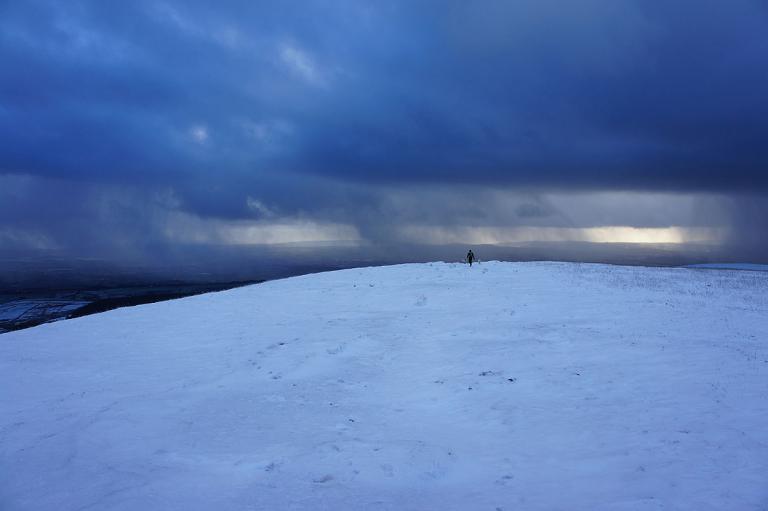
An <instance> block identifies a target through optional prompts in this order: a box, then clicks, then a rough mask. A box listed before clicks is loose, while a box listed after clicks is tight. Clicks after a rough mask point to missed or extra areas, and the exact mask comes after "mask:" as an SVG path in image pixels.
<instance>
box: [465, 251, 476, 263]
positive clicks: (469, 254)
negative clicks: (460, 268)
mask: <svg viewBox="0 0 768 511" xmlns="http://www.w3.org/2000/svg"><path fill="white" fill-rule="evenodd" d="M474 260H475V254H474V253H473V252H472V249H470V250H469V252H467V262H468V263H469V265H470V266H472V261H474Z"/></svg>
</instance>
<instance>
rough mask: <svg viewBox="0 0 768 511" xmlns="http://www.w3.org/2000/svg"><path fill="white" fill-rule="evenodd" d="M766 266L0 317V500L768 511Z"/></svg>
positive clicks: (290, 293)
mask: <svg viewBox="0 0 768 511" xmlns="http://www.w3.org/2000/svg"><path fill="white" fill-rule="evenodd" d="M767 334H768V274H766V273H758V272H736V271H719V270H713V271H706V272H702V271H696V270H689V269H659V268H636V267H616V266H604V265H586V264H566V263H497V262H491V263H484V264H481V265H476V266H474V267H472V268H469V267H467V266H466V265H460V264H445V263H433V264H415V265H400V266H389V267H380V268H365V269H353V270H344V271H337V272H330V273H323V274H316V275H307V276H303V277H296V278H291V279H286V280H280V281H273V282H267V283H264V284H259V285H254V286H249V287H245V288H239V289H234V290H230V291H225V292H220V293H212V294H208V295H202V296H195V297H190V298H184V299H180V300H175V301H171V302H164V303H156V304H151V305H145V306H137V307H132V308H126V309H119V310H115V311H111V312H108V313H104V314H100V315H96V316H90V317H85V318H81V319H77V320H71V321H64V322H59V323H53V324H48V325H42V326H39V327H36V328H32V329H29V330H24V331H19V332H13V333H9V334H5V335H3V336H0V508H1V509H3V510H5V511H16V510H36V511H38V510H75V509H94V510H139V509H141V510H185V511H186V510H210V509H221V510H240V509H248V510H253V509H265V510H278V509H306V510H310V509H311V510H318V509H334V510H338V509H398V510H400V509H403V510H408V509H413V510H416V509H419V510H424V509H440V510H442V509H456V510H484V509H487V510H490V511H493V510H498V509H502V510H520V509H525V510H553V509H567V510H597V509H600V510H602V509H610V510H645V509H649V510H650V509H653V510H657V509H665V510H683V509H690V510H698V511H701V510H724V509H728V510H756V509H763V508H765V506H766V505H768V343H767V339H768V335H767Z"/></svg>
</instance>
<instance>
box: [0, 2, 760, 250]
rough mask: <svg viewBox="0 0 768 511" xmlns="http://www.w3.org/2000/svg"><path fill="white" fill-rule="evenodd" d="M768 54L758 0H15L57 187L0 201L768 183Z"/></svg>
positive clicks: (16, 133) (12, 114) (465, 207)
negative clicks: (55, 195) (767, 140)
mask: <svg viewBox="0 0 768 511" xmlns="http://www.w3.org/2000/svg"><path fill="white" fill-rule="evenodd" d="M766 62H768V8H766V4H765V3H764V2H762V1H759V0H753V1H748V0H735V1H730V2H716V1H711V0H710V1H696V2H693V1H688V0H685V1H679V2H662V1H652V2H641V1H637V2H615V1H611V0H584V1H581V2H562V1H554V0H536V1H534V0H526V1H517V2H502V1H455V2H453V1H421V2H411V1H403V2H358V1H341V0H340V1H335V2H321V1H311V0H307V1H286V2H253V1H230V2H219V3H216V4H215V5H214V4H211V3H210V2H196V1H192V2H181V1H165V2H159V1H149V0H137V1H134V2H102V1H76V0H73V1H70V2H54V1H43V0H29V1H23V2H22V1H11V2H2V3H0V63H1V64H2V67H3V73H2V78H1V79H0V172H1V173H5V174H13V175H21V176H27V177H26V178H25V179H27V178H29V179H31V181H30V182H34V183H47V184H41V185H40V187H41V188H40V190H39V193H38V189H37V188H36V186H30V187H27V188H25V192H24V193H26V194H27V195H25V196H24V197H26V198H25V199H18V201H20V202H18V201H17V203H16V207H10V206H8V204H10V203H6V205H5V206H6V207H5V208H3V209H2V211H3V215H4V218H2V219H0V220H1V221H2V222H1V223H3V224H4V225H6V226H9V225H10V226H11V227H14V228H15V231H14V232H17V231H18V229H20V228H22V227H23V226H24V227H25V228H27V229H32V228H33V227H35V226H37V227H38V228H42V227H45V228H46V229H49V230H50V228H51V226H52V225H59V223H60V224H61V225H59V227H60V228H58V229H57V230H56V231H57V232H56V236H55V237H57V238H60V239H64V238H66V236H64V235H63V234H62V233H64V232H71V233H72V234H71V236H72V237H76V232H78V228H77V227H76V226H75V224H76V222H74V220H75V219H77V218H81V217H87V216H88V215H89V214H91V213H92V212H93V210H92V209H87V208H86V210H82V209H78V207H79V206H78V205H81V204H83V203H86V204H92V203H94V200H86V198H82V200H81V197H85V196H87V197H91V198H92V197H94V196H98V195H99V194H100V196H102V197H108V199H105V200H107V202H108V203H110V204H113V205H114V204H116V203H117V204H126V206H125V208H124V212H123V213H121V212H120V211H121V209H120V208H116V209H109V210H108V211H107V212H106V213H104V211H103V209H102V210H100V211H101V212H102V213H103V215H112V216H114V217H115V218H116V220H114V222H116V223H117V225H113V228H112V231H114V232H124V231H127V232H133V231H132V230H133V229H134V228H136V225H139V226H144V227H138V229H139V230H142V229H146V231H147V232H159V231H158V228H157V224H156V218H155V216H153V215H149V216H146V215H143V214H142V213H141V211H144V210H146V209H149V210H151V211H155V208H160V209H161V210H162V209H163V208H165V209H166V210H175V209H181V210H184V211H186V212H189V213H191V214H194V215H197V216H199V217H200V218H210V217H217V218H227V219H242V218H249V219H254V218H266V217H270V216H291V215H292V216H309V217H311V216H313V215H314V216H317V217H322V218H324V219H326V220H329V221H339V222H340V221H346V222H350V223H353V224H355V225H357V226H358V227H359V228H360V230H361V232H362V234H363V236H366V237H367V236H372V237H376V236H385V237H386V236H388V234H387V233H388V232H389V231H391V229H392V228H393V225H395V224H396V223H398V222H408V221H411V222H427V223H429V222H433V223H435V222H438V221H440V222H443V223H451V222H464V223H471V222H473V221H475V222H477V223H486V224H488V223H491V224H493V223H496V224H503V223H505V222H518V223H525V222H528V223H534V224H536V222H554V223H555V224H557V225H566V226H567V225H574V226H579V225H593V224H594V225H601V224H605V223H610V222H613V223H617V220H616V219H610V218H604V217H601V216H600V214H598V213H597V212H592V213H583V214H582V213H580V211H582V209H583V208H581V207H579V208H570V209H568V208H567V207H566V208H563V207H560V206H559V205H558V204H556V203H553V202H552V201H551V200H550V199H547V198H546V197H544V195H545V192H546V191H559V192H566V191H569V190H575V191H578V192H579V193H582V192H583V193H587V192H590V191H601V190H603V191H610V190H619V191H632V190H635V191H648V192H653V193H667V192H674V193H681V194H685V193H707V194H710V193H719V194H725V195H728V194H743V193H746V192H749V193H751V194H756V195H757V196H760V195H761V194H762V195H765V194H768V144H766V143H765V137H766V133H768V93H766V91H768V73H766V71H765V69H766V68H765V63H766ZM50 183H62V186H61V187H60V188H58V189H59V191H60V193H61V194H64V195H66V198H65V199H64V200H63V201H62V202H61V204H59V205H53V204H54V203H55V202H56V201H55V200H54V199H51V200H50V201H45V200H42V199H41V197H44V196H46V194H48V193H51V194H53V193H54V191H55V188H51V185H50ZM438 185H439V190H437V191H434V190H433V191H432V192H431V193H427V194H424V193H423V192H422V191H423V190H424V188H425V187H435V186H438ZM495 189H507V190H518V191H519V193H518V195H515V196H514V199H509V198H508V197H506V196H505V197H496V198H495V199H488V197H490V196H492V195H493V193H492V190H495ZM19 193H21V192H19ZM167 194H171V195H172V197H173V200H172V201H170V202H168V201H165V199H162V200H159V199H157V197H161V198H162V197H168V196H169V195H167ZM489 194H490V195H489ZM521 194H522V195H521ZM525 194H527V195H525ZM158 200H159V203H158ZM672 202H675V201H674V200H672ZM705 202H706V201H705ZM726 202H728V201H726ZM748 203H749V204H750V206H749V207H750V208H751V209H750V210H749V214H753V213H754V211H753V210H755V209H756V210H759V211H761V212H764V209H765V208H764V206H765V201H763V200H762V199H760V198H759V197H758V198H756V199H754V200H752V201H749V202H748ZM67 204H69V206H67ZM147 204H150V205H152V206H148V205H147ZM158 204H159V205H158ZM473 204H474V205H473ZM718 204H720V203H718ZM254 205H256V206H254ZM718 207H719V206H718ZM730 207H732V208H734V209H735V210H737V211H736V212H734V213H733V214H730V213H728V207H725V206H724V211H725V212H721V214H720V216H719V217H718V218H716V219H714V220H713V222H714V223H715V224H718V225H723V224H729V223H730V224H733V225H734V226H735V228H736V229H737V230H739V236H737V237H738V238H739V239H744V238H745V237H749V234H748V227H745V226H743V225H742V220H741V219H742V218H744V217H745V216H748V215H746V214H744V212H743V211H742V210H741V209H740V208H741V204H740V202H739V201H731V206H730ZM62 208H64V209H63V210H62ZM66 208H70V209H66ZM595 208H596V209H599V205H596V206H595ZM662 209H663V208H662ZM716 209H717V208H716ZM121 215H122V216H121ZM137 216H138V218H141V219H142V220H141V222H139V223H138V224H132V223H131V222H130V221H129V220H130V219H131V218H136V217H137ZM619 216H620V217H621V218H622V219H624V218H626V219H630V220H632V221H634V222H635V224H636V225H654V226H655V225H664V220H663V219H660V218H659V215H658V214H653V213H651V214H650V215H645V217H644V215H643V214H642V213H638V214H637V215H636V216H631V217H630V216H627V215H619ZM705 216H706V214H705ZM670 217H671V218H676V219H680V218H684V219H688V221H690V222H692V221H693V220H691V219H690V217H689V216H685V215H682V214H677V216H675V214H672V213H670ZM67 218H69V221H68V220H67ZM123 218H125V222H123ZM731 219H739V220H738V221H736V220H734V221H731ZM57 222H58V223H57ZM110 222H112V221H110ZM585 222H586V223H585ZM123 223H125V225H123ZM105 225H112V224H111V223H109V222H108V223H107V224H105ZM129 225H130V226H131V227H128V226H129ZM41 226H42V227H41ZM142 232H144V231H142ZM134 234H136V236H139V234H137V233H134ZM103 235H104V236H109V234H108V233H104V234H103ZM136 236H135V237H136ZM153 236H155V235H154V234H153V235H152V236H150V238H152V237H153ZM157 236H158V237H162V235H161V233H159V234H157Z"/></svg>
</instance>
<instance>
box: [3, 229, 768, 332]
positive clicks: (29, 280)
mask: <svg viewBox="0 0 768 511" xmlns="http://www.w3.org/2000/svg"><path fill="white" fill-rule="evenodd" d="M474 248H475V252H476V253H477V254H478V257H479V258H480V260H481V261H482V260H501V261H582V262H595V263H611V264H623V265H635V266H683V265H691V264H707V263H710V264H718V265H722V264H728V263H743V262H744V261H735V260H733V258H732V257H730V258H729V257H728V255H727V254H725V253H722V251H721V250H718V249H717V248H715V247H710V246H707V245H701V246H698V247H692V246H691V245H687V246H685V247H684V248H683V247H680V246H677V245H671V244H670V245H650V244H649V245H638V244H623V243H529V244H521V245H516V246H500V245H487V246H479V247H474ZM465 249H466V247H463V246H425V245H420V246H402V245H401V246H396V247H381V246H363V247H339V246H317V245H312V246H310V245H286V246H279V247H270V248H264V247H257V248H256V247H241V248H238V249H233V248H231V247H229V248H227V249H219V250H216V251H214V250H207V251H206V250H201V249H199V248H196V247H190V248H189V249H188V250H186V251H184V252H183V257H181V256H179V254H159V255H158V258H157V260H152V261H149V260H144V261H135V260H134V261H114V260H107V259H100V258H98V257H94V258H87V259H86V258H75V257H71V256H70V255H68V254H66V253H62V252H37V253H34V254H29V253H25V254H20V253H15V254H14V253H6V254H4V255H3V256H2V257H0V333H4V332H8V331H12V330H18V329H21V328H28V327H31V326H35V325H39V324H42V323H46V322H50V321H58V320H62V319H68V318H74V317H80V316H84V315H88V314H94V313H98V312H104V311H107V310H111V309H115V308H118V307H127V306H133V305H140V304H144V303H152V302H157V301H162V300H169V299H174V298H182V297H185V296H191V295H195V294H200V293H207V292H212V291H221V290H225V289H231V288H234V287H239V286H243V285H247V284H253V283H258V282H264V281H266V280H274V279H278V278H284V277H289V276H294V275H303V274H308V273H317V272H321V271H328V270H335V269H343V268H355V267H365V266H381V265H385V264H395V263H401V262H426V261H448V262H450V261H459V260H461V259H462V255H463V253H464V251H465ZM750 262H753V263H759V262H764V261H760V260H759V257H757V258H756V259H755V260H753V261H750Z"/></svg>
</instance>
